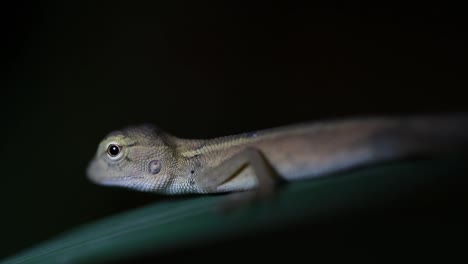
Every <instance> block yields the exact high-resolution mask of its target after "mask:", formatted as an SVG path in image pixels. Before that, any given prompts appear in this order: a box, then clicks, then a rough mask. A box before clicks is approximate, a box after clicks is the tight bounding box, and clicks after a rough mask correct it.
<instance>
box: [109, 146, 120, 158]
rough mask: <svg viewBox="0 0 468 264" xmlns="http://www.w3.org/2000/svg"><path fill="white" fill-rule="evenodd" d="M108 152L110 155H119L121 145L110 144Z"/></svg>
mask: <svg viewBox="0 0 468 264" xmlns="http://www.w3.org/2000/svg"><path fill="white" fill-rule="evenodd" d="M107 153H109V155H110V156H111V157H115V156H117V155H119V153H120V147H119V146H117V145H110V146H109V147H108V148H107Z"/></svg>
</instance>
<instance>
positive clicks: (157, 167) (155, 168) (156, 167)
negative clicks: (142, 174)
mask: <svg viewBox="0 0 468 264" xmlns="http://www.w3.org/2000/svg"><path fill="white" fill-rule="evenodd" d="M161 167H162V165H161V162H160V161H159V160H152V161H151V162H150V163H149V166H148V168H149V171H150V173H151V174H158V173H159V172H160V171H161Z"/></svg>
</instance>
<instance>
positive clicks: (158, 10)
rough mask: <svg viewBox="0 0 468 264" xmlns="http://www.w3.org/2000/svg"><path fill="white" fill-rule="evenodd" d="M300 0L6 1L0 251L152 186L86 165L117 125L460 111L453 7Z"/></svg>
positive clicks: (458, 37) (460, 55) (458, 13)
mask: <svg viewBox="0 0 468 264" xmlns="http://www.w3.org/2000/svg"><path fill="white" fill-rule="evenodd" d="M311 2H314V3H315V4H304V3H294V2H289V1H288V2H283V3H281V4H277V5H276V4H271V3H263V2H262V3H260V2H256V3H254V2H246V3H241V2H237V1H230V2H228V1H226V2H215V3H206V4H202V3H200V2H199V1H152V2H148V3H136V2H134V1H127V2H119V1H112V2H108V3H104V2H101V1H89V2H86V1H64V3H62V1H57V2H53V1H31V2H28V1H14V2H13V1H12V3H9V4H5V3H4V4H3V7H2V8H1V13H2V15H1V18H2V20H3V21H1V24H2V41H1V42H2V45H3V47H2V57H3V59H2V62H3V66H4V67H3V70H2V71H3V73H4V77H3V78H2V81H4V85H2V86H3V87H2V89H1V99H2V101H1V105H0V107H1V109H0V110H1V120H2V126H1V127H2V129H1V133H2V139H3V142H2V144H1V157H0V158H1V159H0V160H1V165H2V173H1V175H2V179H3V180H2V182H1V187H2V190H1V192H0V195H1V197H0V201H1V208H2V214H1V216H2V217H1V225H0V234H1V236H2V238H1V241H2V248H1V249H0V257H4V256H6V255H10V254H13V253H15V252H17V251H18V250H19V249H22V248H25V247H28V246H31V245H33V244H35V243H37V242H40V241H42V240H43V239H46V238H49V237H51V236H53V235H55V234H58V233H60V232H63V231H66V230H68V229H69V228H71V227H73V226H76V225H79V224H82V223H86V222H88V221H92V220H95V219H98V218H101V217H104V216H106V215H109V214H112V213H117V212H121V211H124V210H127V209H129V208H133V207H139V206H142V205H144V204H146V203H150V202H154V201H155V200H157V199H163V198H164V197H160V196H155V195H149V194H140V193H136V192H130V191H126V190H120V189H113V188H104V187H99V186H95V185H93V184H91V183H90V182H88V181H87V179H86V178H85V173H84V172H85V168H86V165H87V162H88V161H89V160H90V159H91V158H92V156H93V155H94V152H95V150H96V147H97V144H98V142H99V141H100V140H101V139H102V137H103V136H105V134H107V133H108V132H110V131H112V130H115V129H118V128H121V127H122V126H126V125H129V124H137V123H141V122H150V123H154V124H156V125H158V126H160V127H161V128H164V129H165V130H167V131H169V132H172V133H174V134H176V135H178V136H181V137H199V138H202V137H214V136H221V135H226V134H231V133H238V132H244V131H248V130H255V129H261V128H267V127H272V126H277V125H283V124H288V123H293V122H299V121H307V120H315V119H321V118H328V117H338V116H339V117H342V116H352V115H370V114H371V115H374V114H405V113H414V112H418V113H422V112H445V111H464V110H467V105H466V98H465V96H464V95H463V94H462V90H463V89H466V87H467V84H468V82H467V74H466V62H467V57H468V55H467V49H466V47H467V41H466V28H465V27H464V21H462V19H463V17H464V13H463V11H464V9H462V8H461V7H457V6H449V5H448V4H446V5H445V6H444V2H438V3H437V5H436V4H429V3H426V4H425V5H424V6H409V5H408V4H405V5H397V4H393V6H385V7H384V6H369V5H368V4H366V3H359V2H353V4H351V5H347V6H340V5H330V4H325V3H326V2H324V3H319V2H315V1H311Z"/></svg>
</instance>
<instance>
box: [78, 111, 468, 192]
mask: <svg viewBox="0 0 468 264" xmlns="http://www.w3.org/2000/svg"><path fill="white" fill-rule="evenodd" d="M467 143H468V118H467V116H463V115H448V116H413V117H399V118H397V117H386V118H355V119H348V120H330V121H322V122H315V123H303V124H296V125H289V126H284V127H279V128H273V129H265V130H260V131H256V132H249V133H243V134H238V135H232V136H225V137H219V138H214V139H181V138H178V137H176V136H173V135H171V134H168V133H166V132H164V131H162V130H161V129H158V128H157V127H155V126H151V125H141V126H134V127H127V128H124V129H122V130H119V131H115V132H112V133H110V134H109V135H108V136H107V137H106V138H105V139H103V140H102V141H101V143H100V144H99V147H98V150H97V153H96V156H95V158H94V159H93V160H92V161H91V162H90V164H89V166H88V169H87V174H88V177H89V178H90V179H91V180H92V181H93V182H95V183H97V184H101V185H109V186H120V187H126V188H130V189H134V190H138V191H148V192H159V193H163V194H184V193H217V192H235V191H246V190H253V189H258V188H260V187H262V186H268V185H269V184H271V183H274V182H276V181H277V180H278V178H279V180H283V181H295V180H301V179H306V178H314V177H320V176H325V175H329V174H331V173H334V172H337V171H341V170H346V169H351V168H354V167H356V166H364V165H368V164H371V163H375V162H379V161H385V160H390V159H399V158H405V157H408V156H412V155H432V154H439V153H445V152H446V151H452V150H454V149H461V148H462V147H463V146H466V145H467Z"/></svg>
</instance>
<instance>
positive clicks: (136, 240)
mask: <svg viewBox="0 0 468 264" xmlns="http://www.w3.org/2000/svg"><path fill="white" fill-rule="evenodd" d="M460 171H463V172H465V173H466V171H467V165H465V163H464V162H463V161H460V160H457V159H455V160H438V161H429V162H428V161H406V162H394V163H387V164H381V165H378V166H373V167H368V168H363V169H359V170H355V171H353V172H347V173H343V174H341V175H334V176H332V177H325V178H321V179H312V180H304V181H300V182H294V183H290V184H286V185H284V186H281V188H280V190H279V192H278V195H277V197H276V199H273V200H269V201H258V202H257V203H254V204H252V205H249V206H245V207H242V208H239V209H237V210H234V211H232V212H229V213H227V214H222V213H220V212H219V211H217V210H216V208H217V206H218V205H220V204H221V203H222V202H223V201H224V199H225V196H223V195H207V196H195V197H189V198H184V199H176V200H173V201H171V200H169V201H164V202H159V203H154V204H152V205H150V206H146V207H144V208H139V209H134V210H131V211H128V212H124V213H121V214H118V215H114V216H110V217H108V218H105V219H102V220H100V221H97V222H93V223H89V224H87V225H84V226H80V227H76V228H75V229H73V230H70V231H69V232H66V233H64V234H62V235H60V236H57V237H54V238H51V239H50V240H48V241H45V242H43V243H41V244H39V245H37V246H36V247H33V248H31V249H28V250H25V251H23V252H20V253H19V254H17V255H16V256H12V257H10V258H8V259H5V260H4V261H3V262H1V263H64V262H65V263H69V262H70V263H94V262H101V261H109V262H110V261H113V260H118V259H120V258H121V257H128V256H137V255H139V254H143V253H145V252H152V253H163V252H166V251H167V250H169V249H174V248H178V247H190V246H193V245H197V244H200V243H203V242H208V241H222V240H224V239H227V238H229V237H234V236H237V237H239V236H241V237H242V236H243V235H248V234H249V233H251V232H252V231H254V230H255V231H259V230H272V229H275V228H277V227H279V226H284V225H288V224H291V223H295V222H297V221H300V220H303V219H310V221H320V220H321V219H326V218H327V217H330V216H332V215H334V214H337V213H339V212H342V211H344V210H348V211H349V210H356V209H359V208H362V207H366V206H369V205H370V204H376V203H377V204H378V203H382V202H384V201H388V200H389V199H395V197H396V196H404V195H407V194H408V193H411V192H413V191H414V190H415V189H418V188H419V187H421V186H423V185H427V184H428V183H430V182H431V181H436V180H437V179H439V178H440V177H446V176H447V175H451V174H453V173H458V174H460Z"/></svg>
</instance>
